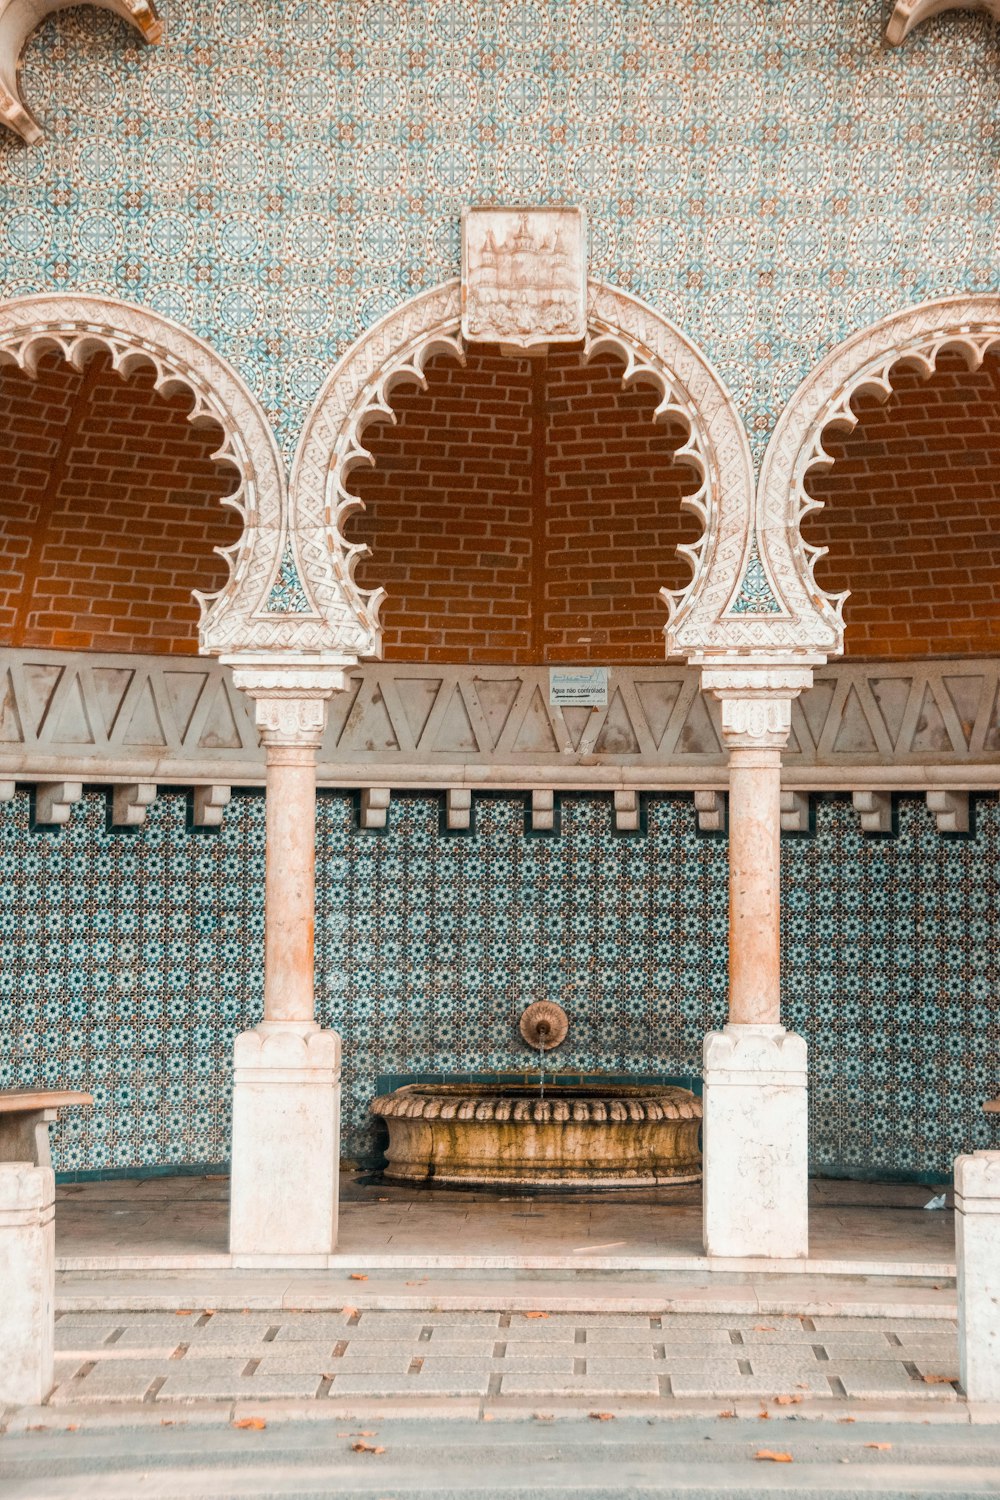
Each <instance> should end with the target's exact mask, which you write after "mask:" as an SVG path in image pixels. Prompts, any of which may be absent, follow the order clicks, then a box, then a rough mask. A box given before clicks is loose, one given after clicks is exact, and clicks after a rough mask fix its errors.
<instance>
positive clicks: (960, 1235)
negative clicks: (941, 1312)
mask: <svg viewBox="0 0 1000 1500" xmlns="http://www.w3.org/2000/svg"><path fill="white" fill-rule="evenodd" d="M955 1254H956V1260H957V1270H958V1356H959V1371H960V1374H961V1378H962V1388H963V1390H964V1391H965V1394H966V1396H967V1397H968V1399H969V1400H970V1401H990V1402H997V1403H998V1404H1000V1151H976V1152H974V1153H973V1154H972V1155H971V1156H959V1157H957V1158H956V1160H955Z"/></svg>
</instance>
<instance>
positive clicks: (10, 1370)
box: [0, 1161, 56, 1407]
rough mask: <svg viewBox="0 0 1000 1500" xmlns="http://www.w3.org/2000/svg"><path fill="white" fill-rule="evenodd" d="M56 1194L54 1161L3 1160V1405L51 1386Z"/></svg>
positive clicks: (33, 1401) (41, 1395)
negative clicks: (39, 1163)
mask: <svg viewBox="0 0 1000 1500" xmlns="http://www.w3.org/2000/svg"><path fill="white" fill-rule="evenodd" d="M55 1197H56V1185H55V1177H54V1175H53V1172H52V1168H51V1166H48V1165H41V1166H39V1165H36V1164H35V1163H34V1162H31V1161H0V1286H2V1287H3V1306H2V1309H0V1336H2V1339H0V1342H2V1356H0V1407H2V1406H3V1405H5V1404H7V1403H9V1404H10V1405H12V1406H22V1405H23V1406H37V1405H38V1404H39V1403H40V1402H42V1401H44V1400H45V1399H46V1397H47V1396H48V1395H49V1392H50V1391H51V1390H52V1385H53V1369H54V1355H53V1338H54V1321H53V1318H54V1314H53V1304H54V1300H55V1265H56V1254H55V1211H56V1209H55Z"/></svg>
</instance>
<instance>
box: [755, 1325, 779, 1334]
mask: <svg viewBox="0 0 1000 1500" xmlns="http://www.w3.org/2000/svg"><path fill="white" fill-rule="evenodd" d="M753 1331H754V1333H777V1331H778V1330H777V1329H776V1328H772V1327H771V1325H770V1323H755V1324H754V1325H753Z"/></svg>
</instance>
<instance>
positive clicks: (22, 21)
mask: <svg viewBox="0 0 1000 1500" xmlns="http://www.w3.org/2000/svg"><path fill="white" fill-rule="evenodd" d="M73 3H75V0H0V124H2V125H6V126H8V127H9V129H11V130H13V131H14V132H15V133H16V134H17V135H19V136H20V137H21V139H22V140H24V141H27V143H28V145H29V146H36V145H37V144H38V143H39V141H41V140H42V138H43V131H42V127H41V126H40V125H39V123H38V121H37V120H36V119H35V117H34V115H33V114H32V113H31V110H30V109H29V108H28V106H27V105H26V104H25V102H24V100H23V99H22V98H21V89H20V66H19V65H20V61H21V53H22V52H23V51H24V44H25V42H26V41H27V40H28V38H29V36H30V35H31V33H32V32H33V31H34V30H35V28H36V27H37V26H40V25H41V23H42V22H43V21H44V20H45V18H46V16H50V15H53V14H54V13H55V12H56V11H58V10H64V9H65V8H66V6H67V5H71V4H73ZM92 3H93V4H96V5H97V6H99V7H100V9H102V10H110V11H112V12H113V13H114V14H115V15H116V16H121V18H122V20H124V21H128V22H129V24H130V25H131V26H134V27H135V29H136V31H138V33H139V35H140V36H141V37H142V38H143V39H144V40H145V41H147V42H158V41H160V40H161V38H162V36H163V23H162V21H161V20H160V18H159V16H158V15H157V13H156V7H155V5H154V4H153V0H92Z"/></svg>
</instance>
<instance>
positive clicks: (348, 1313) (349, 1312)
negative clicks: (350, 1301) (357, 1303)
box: [340, 1307, 358, 1318]
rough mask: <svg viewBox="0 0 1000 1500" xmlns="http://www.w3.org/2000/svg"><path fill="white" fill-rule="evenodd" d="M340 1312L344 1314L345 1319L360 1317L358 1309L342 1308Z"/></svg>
mask: <svg viewBox="0 0 1000 1500" xmlns="http://www.w3.org/2000/svg"><path fill="white" fill-rule="evenodd" d="M340 1311H341V1312H342V1313H343V1315H344V1317H345V1318H356V1317H357V1315H358V1310H357V1308H356V1307H342V1308H341V1309H340Z"/></svg>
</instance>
